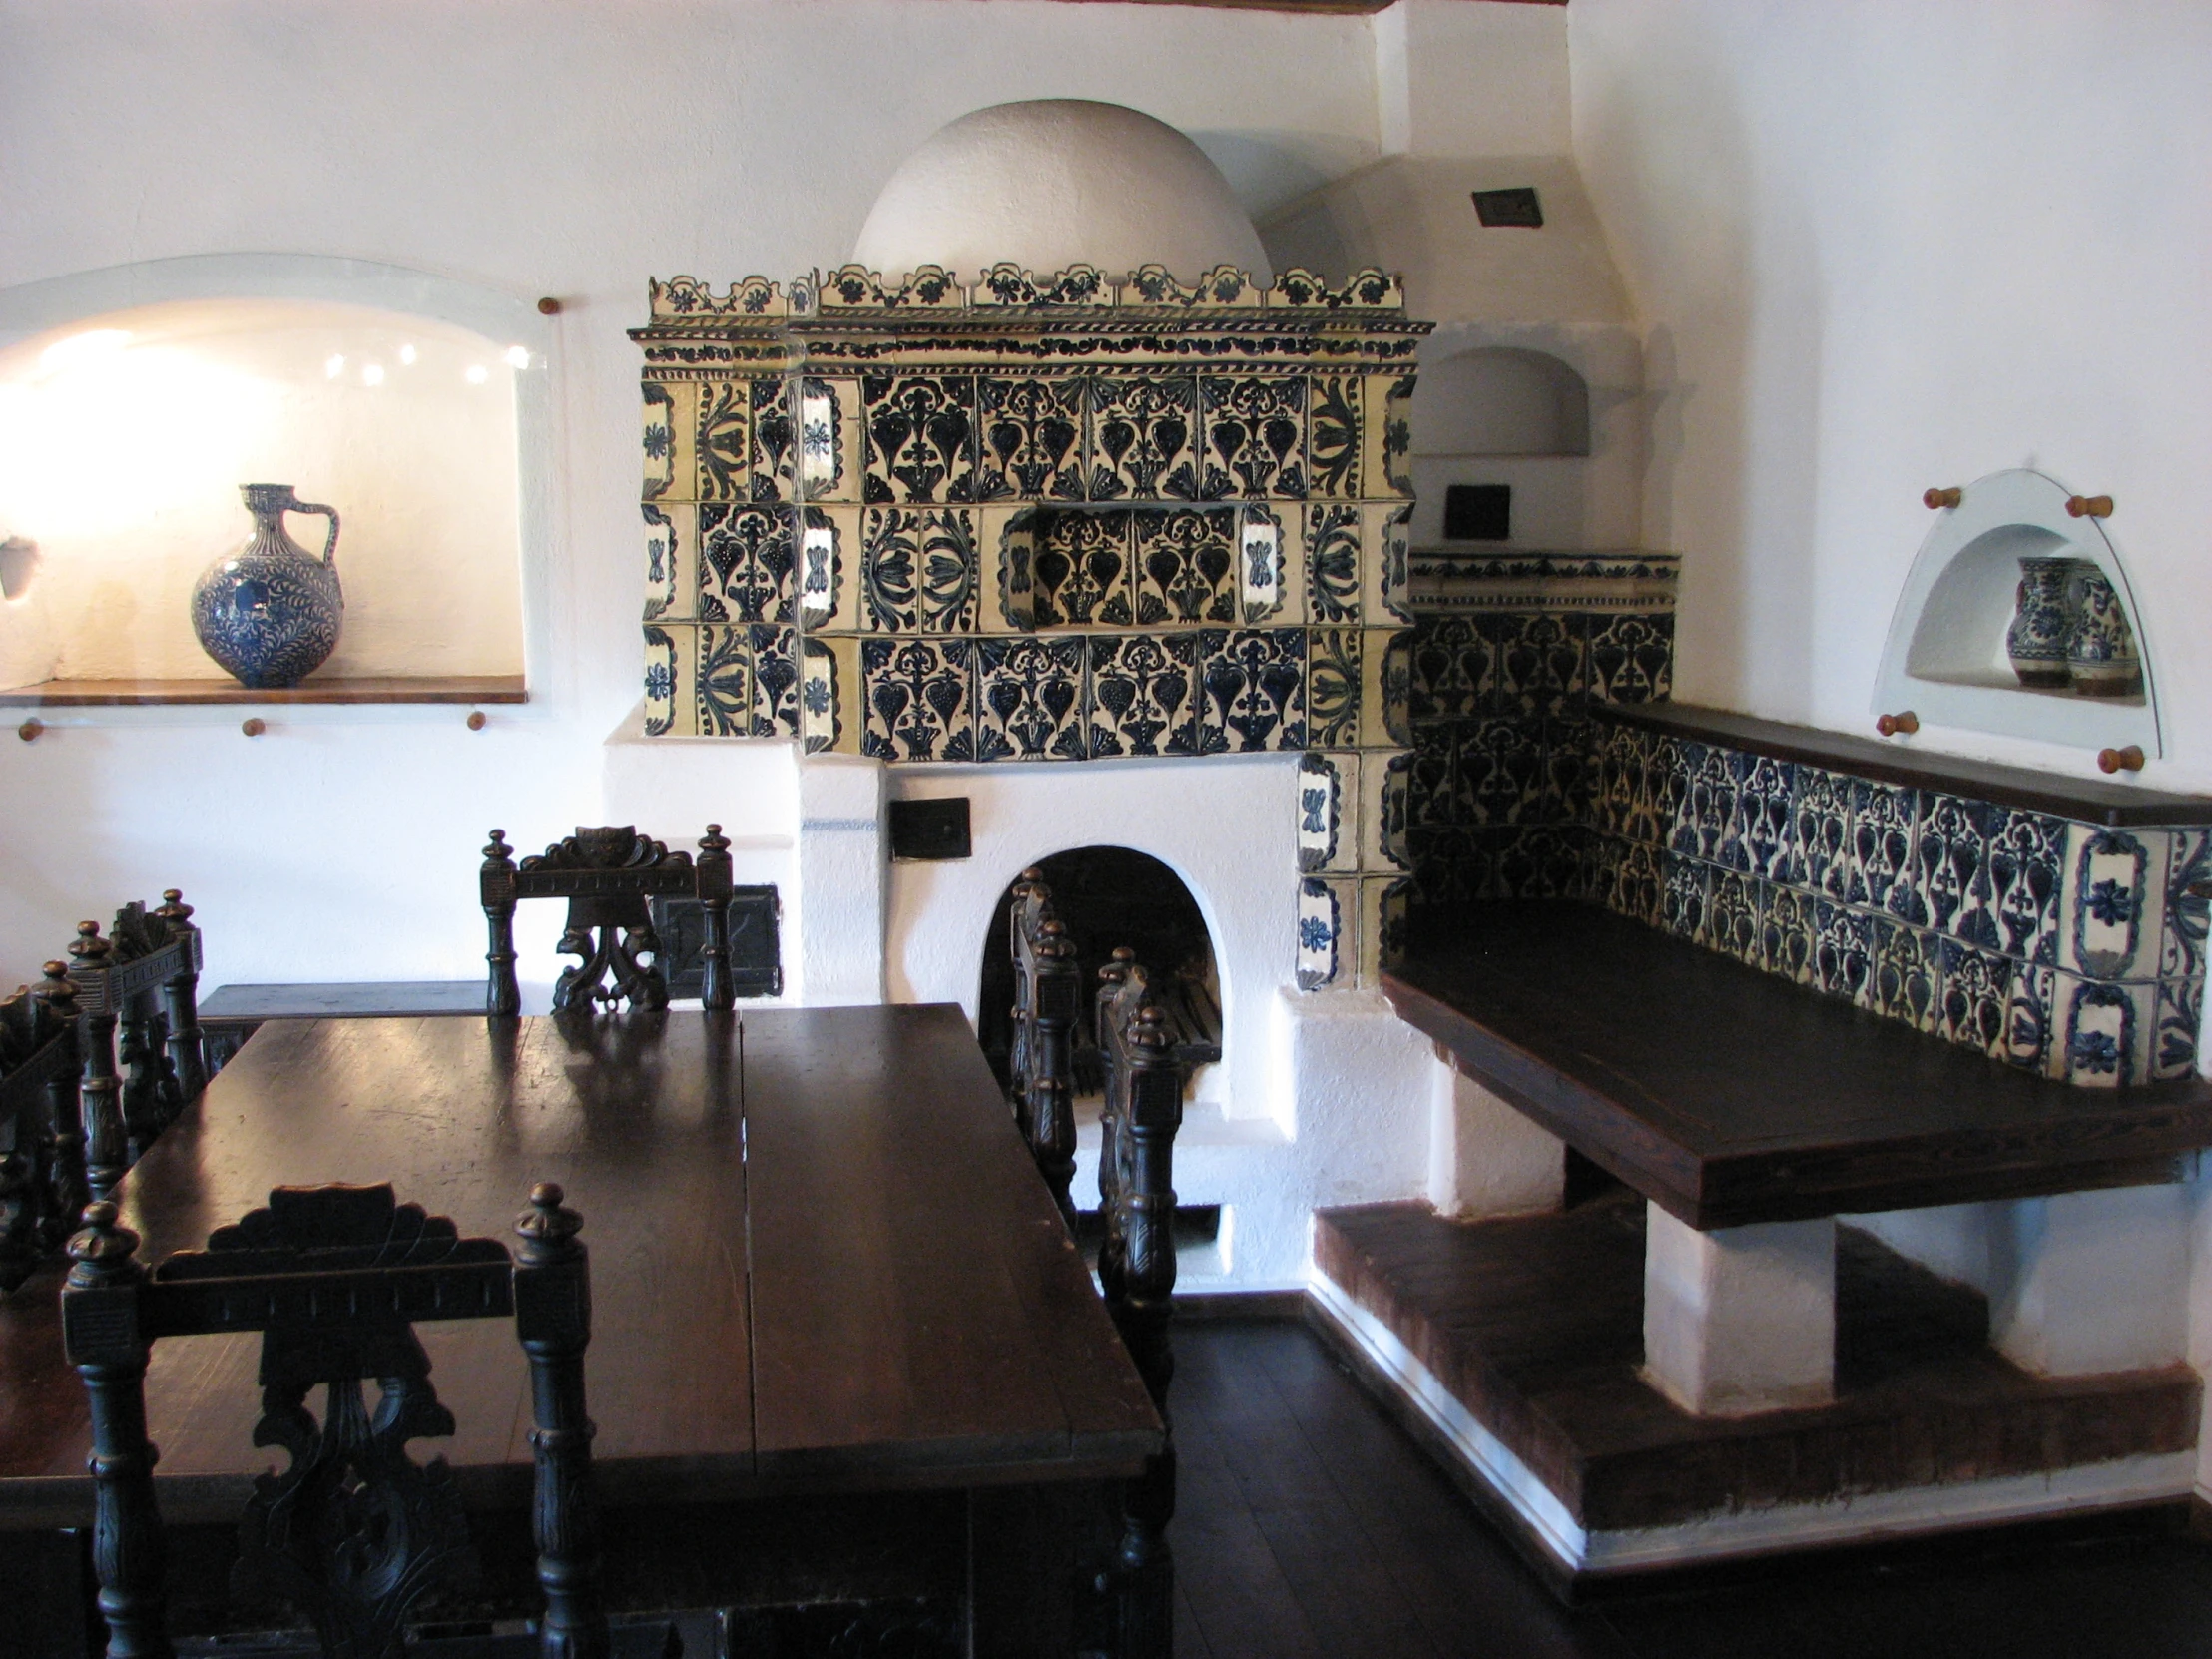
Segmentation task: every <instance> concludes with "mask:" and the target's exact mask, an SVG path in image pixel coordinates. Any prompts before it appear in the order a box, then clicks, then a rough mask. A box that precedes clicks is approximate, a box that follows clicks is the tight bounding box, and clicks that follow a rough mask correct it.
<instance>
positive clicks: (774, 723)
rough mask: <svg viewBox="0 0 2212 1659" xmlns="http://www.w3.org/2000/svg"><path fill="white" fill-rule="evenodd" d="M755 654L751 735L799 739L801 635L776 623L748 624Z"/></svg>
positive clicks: (747, 629)
mask: <svg viewBox="0 0 2212 1659" xmlns="http://www.w3.org/2000/svg"><path fill="white" fill-rule="evenodd" d="M744 632H746V633H747V634H748V635H749V636H750V640H751V645H752V650H753V708H752V716H751V721H750V724H749V726H748V732H749V734H750V735H751V736H753V737H756V738H796V737H798V736H799V671H800V665H799V631H798V630H797V629H796V628H789V627H779V626H778V625H777V624H775V623H773V622H755V623H749V624H747V626H746V628H745V630H744Z"/></svg>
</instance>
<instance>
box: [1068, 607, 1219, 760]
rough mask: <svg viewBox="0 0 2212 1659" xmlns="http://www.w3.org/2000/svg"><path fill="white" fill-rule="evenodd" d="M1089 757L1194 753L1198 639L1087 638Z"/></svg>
mask: <svg viewBox="0 0 2212 1659" xmlns="http://www.w3.org/2000/svg"><path fill="white" fill-rule="evenodd" d="M1089 645H1090V658H1091V661H1090V700H1089V706H1088V707H1089V715H1088V718H1089V722H1090V754H1091V756H1092V758H1093V759H1094V760H1095V759H1102V758H1105V757H1110V756H1122V755H1196V754H1197V753H1198V705H1199V689H1198V636H1197V635H1196V634H1157V635H1148V634H1093V635H1091V636H1090V637H1089Z"/></svg>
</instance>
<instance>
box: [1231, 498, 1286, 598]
mask: <svg viewBox="0 0 2212 1659" xmlns="http://www.w3.org/2000/svg"><path fill="white" fill-rule="evenodd" d="M1291 522H1292V523H1294V524H1295V523H1296V522H1297V520H1296V519H1295V518H1294V519H1292V520H1291ZM1237 527H1238V528H1237V534H1238V537H1239V544H1240V545H1239V552H1238V560H1237V584H1238V588H1237V607H1238V614H1237V615H1236V616H1235V617H1234V618H1232V619H1225V620H1233V621H1237V622H1241V623H1243V624H1244V625H1245V626H1246V627H1248V628H1256V627H1258V626H1259V625H1260V624H1261V623H1263V622H1270V621H1274V620H1275V619H1277V618H1278V617H1279V616H1281V615H1282V612H1283V607H1284V605H1285V604H1286V603H1287V602H1288V600H1289V597H1290V592H1291V588H1292V582H1291V576H1290V564H1289V560H1290V557H1291V552H1290V548H1289V546H1288V542H1289V539H1290V533H1289V532H1287V531H1286V530H1285V528H1284V520H1283V517H1282V516H1281V515H1280V514H1278V513H1277V512H1276V511H1275V510H1274V509H1273V508H1271V507H1265V506H1261V505H1260V504H1259V503H1257V502H1254V503H1251V504H1248V505H1247V506H1246V507H1245V508H1244V509H1243V510H1242V512H1241V513H1240V514H1239V515H1238V518H1237ZM1283 620H1286V621H1290V622H1297V621H1299V620H1301V618H1300V617H1299V616H1298V615H1297V614H1295V613H1294V614H1293V615H1291V616H1289V617H1287V618H1284V619H1283Z"/></svg>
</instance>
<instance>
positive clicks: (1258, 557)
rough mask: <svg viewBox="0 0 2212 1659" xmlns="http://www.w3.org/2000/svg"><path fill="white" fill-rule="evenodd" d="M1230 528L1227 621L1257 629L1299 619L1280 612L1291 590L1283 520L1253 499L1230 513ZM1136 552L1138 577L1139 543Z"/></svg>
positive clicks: (1140, 559)
mask: <svg viewBox="0 0 2212 1659" xmlns="http://www.w3.org/2000/svg"><path fill="white" fill-rule="evenodd" d="M1230 529H1231V530H1232V531H1233V532H1234V534H1235V536H1236V538H1237V542H1236V546H1237V549H1238V553H1237V573H1236V577H1235V581H1236V587H1237V599H1236V607H1235V609H1236V614H1235V615H1234V616H1233V617H1231V618H1229V619H1228V620H1230V621H1233V622H1241V623H1243V624H1244V625H1245V626H1246V627H1247V628H1257V627H1259V626H1260V624H1262V623H1264V622H1275V621H1283V622H1297V621H1299V620H1301V618H1300V616H1299V615H1291V616H1285V615H1284V614H1283V608H1284V606H1285V605H1286V604H1288V603H1289V602H1290V596H1291V592H1292V579H1291V570H1290V558H1291V555H1290V552H1289V550H1288V548H1287V547H1286V546H1285V541H1286V532H1285V530H1284V527H1283V520H1282V519H1281V518H1280V517H1279V516H1277V514H1276V512H1275V511H1274V509H1272V508H1270V507H1264V506H1261V505H1260V504H1259V503H1257V502H1254V503H1250V504H1248V505H1247V506H1245V507H1244V508H1243V509H1242V510H1241V511H1239V512H1237V513H1235V514H1233V515H1231V518H1230ZM1138 554H1139V557H1138V565H1139V577H1140V580H1141V579H1142V567H1143V564H1144V560H1143V548H1142V546H1141V545H1140V547H1139V549H1138Z"/></svg>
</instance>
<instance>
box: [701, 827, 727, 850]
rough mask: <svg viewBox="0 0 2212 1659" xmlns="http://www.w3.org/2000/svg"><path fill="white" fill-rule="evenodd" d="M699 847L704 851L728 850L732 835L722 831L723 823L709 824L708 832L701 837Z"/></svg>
mask: <svg viewBox="0 0 2212 1659" xmlns="http://www.w3.org/2000/svg"><path fill="white" fill-rule="evenodd" d="M699 849H700V851H702V852H727V851H729V850H730V837H729V836H728V835H725V834H724V833H723V832H722V826H721V825H719V824H710V825H708V826H707V832H706V833H705V834H704V835H702V836H700V837H699Z"/></svg>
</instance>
